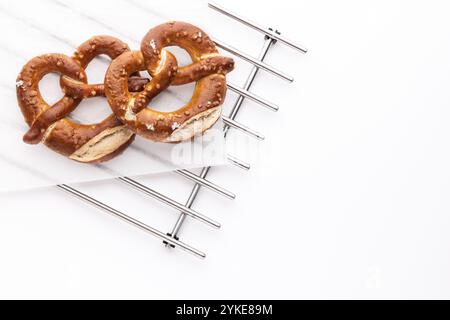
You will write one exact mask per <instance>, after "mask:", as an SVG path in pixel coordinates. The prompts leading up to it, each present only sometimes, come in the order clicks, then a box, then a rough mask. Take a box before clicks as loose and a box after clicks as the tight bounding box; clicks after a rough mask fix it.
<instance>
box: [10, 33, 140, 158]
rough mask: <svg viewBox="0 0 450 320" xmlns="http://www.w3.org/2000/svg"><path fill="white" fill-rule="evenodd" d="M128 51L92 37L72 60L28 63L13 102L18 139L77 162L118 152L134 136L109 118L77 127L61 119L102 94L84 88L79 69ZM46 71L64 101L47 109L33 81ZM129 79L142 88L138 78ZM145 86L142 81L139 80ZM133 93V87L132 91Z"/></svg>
mask: <svg viewBox="0 0 450 320" xmlns="http://www.w3.org/2000/svg"><path fill="white" fill-rule="evenodd" d="M126 51H129V48H128V46H127V45H126V44H125V43H123V42H122V41H120V40H118V39H116V38H113V37H109V36H96V37H93V38H91V39H90V40H88V41H86V42H85V43H83V44H82V45H81V46H80V47H79V48H78V49H77V50H76V51H75V54H74V56H73V57H72V58H70V57H68V56H66V55H63V54H56V53H53V54H46V55H42V56H38V57H35V58H33V59H31V60H30V61H29V62H28V63H27V64H26V65H25V66H24V67H23V69H22V71H21V72H20V74H19V76H18V78H17V82H16V85H17V99H18V101H19V106H20V108H21V110H22V113H23V115H24V117H25V121H26V122H27V124H28V125H29V126H30V129H29V131H28V132H27V133H26V134H25V136H24V141H25V142H27V143H32V144H35V143H39V142H43V143H44V144H45V145H47V146H48V147H49V148H51V149H52V150H54V151H56V152H59V153H61V154H63V155H65V156H67V157H69V158H70V159H73V160H76V161H80V162H101V161H105V160H108V159H111V158H112V157H114V156H116V155H118V154H119V153H121V152H122V151H123V150H124V149H125V148H126V147H127V146H128V145H129V144H130V143H131V142H132V141H133V139H134V134H133V132H132V131H131V130H129V129H128V128H127V127H126V126H124V125H123V124H122V123H121V122H120V121H119V120H117V118H116V117H115V116H114V115H110V116H109V117H107V118H106V119H104V120H103V121H101V122H100V123H96V124H89V125H83V124H78V123H76V122H74V121H72V120H70V119H69V118H67V116H68V115H69V114H70V112H72V111H73V110H74V109H75V108H76V107H77V106H78V104H79V103H80V102H81V100H82V99H83V98H87V97H91V96H96V95H102V94H104V88H103V86H102V85H89V84H87V77H86V73H85V71H84V69H85V67H86V66H87V64H88V63H89V62H90V61H91V60H92V59H93V58H94V57H95V56H97V55H100V54H106V55H108V56H109V57H110V58H111V59H114V58H116V57H117V56H119V55H120V54H122V53H124V52H126ZM50 72H57V73H60V74H61V81H60V82H61V86H62V87H63V90H64V91H65V92H66V94H65V95H64V97H63V98H62V99H61V100H59V101H58V102H56V103H55V104H54V105H53V106H49V105H48V104H47V103H46V102H45V101H44V99H43V98H42V96H41V94H40V92H39V87H38V84H39V81H40V80H41V79H42V77H43V76H45V75H46V74H48V73H50ZM135 80H136V81H137V82H133V81H130V86H132V87H133V86H135V87H139V86H140V89H142V85H143V84H144V83H143V81H144V80H143V79H141V78H140V79H135ZM145 83H146V81H145ZM135 89H139V88H135Z"/></svg>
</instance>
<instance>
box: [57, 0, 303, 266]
mask: <svg viewBox="0 0 450 320" xmlns="http://www.w3.org/2000/svg"><path fill="white" fill-rule="evenodd" d="M208 6H209V8H211V9H214V10H216V11H218V12H219V13H221V14H224V15H225V16H227V17H230V18H232V19H234V20H236V21H238V22H240V23H242V24H244V25H246V26H248V27H251V28H253V29H254V30H256V31H259V32H260V33H262V34H263V35H264V44H263V46H262V49H261V52H260V54H259V56H258V57H257V58H254V57H252V56H250V55H248V54H246V53H244V52H241V51H240V50H238V49H236V48H233V47H232V46H230V45H228V44H225V43H223V42H222V41H220V40H218V39H214V38H213V41H214V42H215V44H216V45H217V46H218V47H219V48H221V49H223V50H226V51H228V52H230V53H231V54H233V55H235V56H237V57H239V58H241V59H243V60H245V61H247V62H249V63H251V64H253V68H252V70H251V71H250V74H249V76H248V78H247V81H246V83H245V85H244V87H243V88H240V87H238V86H236V85H234V84H231V83H229V82H228V83H227V86H228V89H230V90H231V91H234V92H236V93H237V94H238V95H239V97H238V98H237V100H236V102H235V103H234V106H233V108H232V109H231V112H230V114H229V115H228V116H222V119H223V122H224V129H223V131H224V135H225V137H227V133H228V131H229V129H230V128H233V129H237V130H240V131H242V132H244V133H246V134H248V135H250V136H252V137H254V138H256V139H259V140H264V136H263V135H262V134H260V133H259V132H257V131H255V130H253V129H251V128H249V127H247V126H245V125H243V124H241V123H239V122H237V121H236V120H235V118H236V116H237V114H238V112H239V110H240V108H241V106H242V103H243V102H244V99H249V100H252V101H254V102H256V103H258V104H259V105H261V106H263V107H266V108H268V109H269V110H271V111H277V110H278V107H277V106H276V105H275V104H273V103H271V102H269V101H267V100H265V99H263V98H261V97H259V96H257V95H255V94H253V93H251V92H250V91H249V89H250V87H251V86H252V84H253V81H254V79H255V77H256V75H257V74H258V72H259V70H264V71H266V72H269V73H271V74H273V75H275V76H277V77H279V78H281V79H283V80H286V81H288V82H292V81H294V78H293V77H292V76H290V75H288V74H286V73H284V72H282V71H279V70H277V69H276V68H273V67H272V66H269V65H267V64H266V63H265V62H264V59H265V57H266V55H267V53H268V52H269V50H270V48H271V47H272V45H273V44H275V43H276V42H279V43H282V44H284V45H287V46H289V47H291V48H293V49H295V50H297V51H299V52H301V53H306V52H307V50H306V49H305V48H304V47H302V46H300V45H297V44H295V43H294V42H292V41H291V40H288V39H287V38H285V37H284V36H282V35H281V33H280V32H278V30H274V29H271V28H265V27H262V26H260V25H258V24H256V23H254V22H252V21H250V20H248V19H246V18H243V17H242V16H240V15H238V14H235V13H233V12H232V11H230V10H228V9H225V8H223V7H222V6H220V5H217V4H214V3H208ZM228 160H229V161H230V162H231V163H232V164H234V165H236V166H237V167H239V168H241V169H245V170H249V169H250V165H249V164H247V163H245V162H244V161H241V160H239V159H238V158H236V157H233V156H230V155H228ZM211 169H212V168H211V167H204V168H202V170H201V172H200V174H199V175H197V174H194V173H192V172H191V171H189V170H175V171H174V173H176V174H178V175H181V176H182V177H184V178H186V179H189V180H191V181H193V182H195V185H194V187H193V188H192V191H191V194H190V195H189V198H188V200H187V201H186V204H184V205H183V204H181V203H179V202H177V201H175V200H173V199H171V198H170V197H168V196H165V195H163V194H161V193H159V192H158V191H156V190H154V189H151V188H149V187H147V186H145V185H143V184H141V183H139V182H137V181H135V180H133V179H131V178H129V177H119V178H117V180H119V181H121V182H123V183H125V184H127V185H128V186H130V187H132V188H134V189H136V190H138V191H141V192H143V193H145V194H146V195H148V196H150V197H153V198H154V199H156V200H158V201H160V202H162V203H164V204H166V205H168V206H169V207H172V208H174V209H176V210H177V211H179V212H180V214H179V216H178V220H177V222H176V223H175V225H174V226H173V228H172V230H171V231H170V232H169V233H164V232H162V231H160V230H157V229H155V228H153V227H151V226H149V225H147V224H145V223H143V222H141V221H139V220H137V219H135V218H133V217H131V216H129V215H127V214H125V213H123V212H121V211H119V210H116V209H114V208H112V207H110V206H108V205H106V204H105V203H103V202H100V201H98V200H97V199H94V198H92V197H90V196H89V195H87V194H85V193H83V192H81V191H79V190H77V189H75V188H73V187H71V186H69V185H66V184H60V185H57V188H59V189H61V190H63V191H65V192H68V193H69V194H70V195H72V196H74V197H76V198H77V199H80V200H82V201H85V202H87V203H89V204H91V205H93V206H95V207H97V208H98V209H101V210H103V211H105V212H106V213H109V214H111V215H113V216H115V217H117V218H119V219H122V220H123V221H125V222H128V223H129V224H131V225H133V226H135V227H138V228H140V229H142V230H144V231H146V232H148V233H150V234H152V235H153V236H155V237H157V238H159V239H161V240H162V241H163V243H164V244H165V245H166V246H167V247H169V248H180V249H183V250H185V251H187V252H189V253H192V254H194V255H195V256H197V257H200V258H205V257H206V254H205V253H204V252H202V251H200V250H198V249H196V248H194V247H192V246H190V245H188V244H186V243H184V242H182V241H180V240H179V237H178V235H179V232H180V230H181V227H182V226H183V223H184V221H185V220H186V218H187V217H191V218H194V219H196V220H198V221H201V222H203V223H205V224H207V225H209V226H211V227H214V228H220V223H219V222H217V221H214V220H213V219H211V218H209V217H207V216H205V215H203V214H201V213H199V212H197V211H196V210H194V209H192V205H193V204H194V201H195V199H196V198H197V195H198V193H199V191H200V188H201V187H204V188H207V189H209V190H211V191H214V192H216V193H218V194H219V195H222V196H224V197H227V198H229V199H234V198H235V197H236V196H235V194H234V193H232V192H231V191H229V190H226V189H225V188H223V187H221V186H219V185H217V184H215V183H214V182H211V181H209V180H207V179H206V177H207V175H208V173H209V172H210V170H211Z"/></svg>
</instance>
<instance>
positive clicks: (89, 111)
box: [68, 97, 112, 125]
mask: <svg viewBox="0 0 450 320" xmlns="http://www.w3.org/2000/svg"><path fill="white" fill-rule="evenodd" d="M111 113H112V112H111V108H110V107H109V106H108V103H107V102H106V99H105V98H104V97H93V98H88V99H83V100H82V101H81V103H80V104H79V105H78V107H76V109H75V110H73V111H72V112H71V113H70V114H69V116H68V118H69V119H71V120H73V121H75V122H78V123H82V124H87V125H89V124H95V123H99V122H101V121H103V120H104V119H105V118H106V117H108V116H109V115H111Z"/></svg>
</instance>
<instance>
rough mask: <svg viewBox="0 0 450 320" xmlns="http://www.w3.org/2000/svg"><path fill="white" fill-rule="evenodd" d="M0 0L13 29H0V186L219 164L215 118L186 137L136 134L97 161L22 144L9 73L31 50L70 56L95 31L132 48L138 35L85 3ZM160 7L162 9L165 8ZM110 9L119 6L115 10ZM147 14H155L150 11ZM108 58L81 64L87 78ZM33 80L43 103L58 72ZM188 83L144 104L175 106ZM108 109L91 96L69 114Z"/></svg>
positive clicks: (95, 78)
mask: <svg viewBox="0 0 450 320" xmlns="http://www.w3.org/2000/svg"><path fill="white" fill-rule="evenodd" d="M7 2H8V1H0V28H2V30H8V29H11V28H14V32H6V33H5V34H4V35H3V37H2V38H1V39H0V59H3V61H7V62H8V63H5V64H3V65H2V73H1V75H0V103H1V104H2V105H3V106H4V108H3V109H2V110H3V113H2V117H1V118H0V144H1V145H2V149H1V150H0V176H1V177H2V179H0V192H4V191H15V190H22V189H30V188H36V187H44V186H50V185H56V184H59V183H79V182H85V181H93V180H104V179H111V178H112V177H118V176H136V175H144V174H152V173H160V172H170V171H172V170H175V169H180V168H198V167H202V166H205V165H223V164H225V163H226V162H227V160H226V157H225V156H226V155H225V149H224V146H225V140H224V138H223V134H222V127H223V125H222V123H221V122H220V121H218V122H217V123H216V124H215V125H214V126H213V127H212V128H211V129H210V130H208V131H207V132H206V133H205V135H204V136H202V137H201V138H197V139H195V140H194V141H185V142H182V143H177V144H172V143H154V142H152V141H149V140H146V139H143V138H141V137H139V136H138V137H136V139H135V140H134V142H133V143H132V144H131V145H130V146H129V147H128V148H127V149H126V150H125V151H124V152H123V154H122V155H121V156H118V157H115V158H114V159H112V160H110V161H107V162H104V163H102V164H99V165H86V164H82V163H77V162H74V161H72V160H69V159H68V158H66V157H63V156H61V155H59V154H57V153H55V152H54V151H52V150H50V149H49V148H47V147H46V146H44V145H43V144H38V145H29V144H25V143H23V141H22V137H23V135H24V134H25V132H27V130H28V126H27V125H26V123H25V121H24V119H23V116H22V114H21V112H20V109H19V107H18V105H17V98H16V78H17V76H18V74H19V72H20V70H21V69H22V67H23V65H24V64H25V63H26V62H27V61H29V60H30V59H32V58H33V57H35V56H37V55H43V54H45V53H52V52H59V53H63V54H66V55H68V56H72V55H73V52H74V51H75V49H76V48H77V47H78V46H79V45H81V43H83V42H85V41H87V40H88V39H90V38H91V37H92V36H94V35H98V34H104V33H108V34H111V35H113V36H116V37H118V38H120V39H121V40H122V41H124V42H126V43H128V45H129V46H130V48H131V49H132V50H138V49H139V41H138V40H136V38H135V36H137V35H136V34H135V33H129V36H128V37H127V36H125V35H122V34H121V30H120V28H119V25H118V24H117V23H109V22H102V17H99V16H98V13H96V12H94V13H91V10H92V9H95V7H94V6H92V5H89V7H88V8H82V7H81V8H80V6H79V5H78V4H77V3H70V2H64V1H59V0H55V1H53V0H47V1H43V2H36V1H25V3H26V4H27V5H26V6H24V5H23V4H24V2H22V1H21V2H18V3H17V4H16V5H7V4H6V3H7ZM103 5H105V4H104V3H103ZM168 10H169V9H168V8H165V11H168ZM102 11H103V10H98V11H97V12H102ZM128 12H129V13H130V14H134V13H136V12H139V11H138V9H136V8H134V9H132V8H131V7H128ZM117 13H121V11H117V10H116V14H117ZM91 14H92V16H91ZM178 14H179V15H181V16H190V14H189V12H188V11H186V10H181V11H180V12H179V13H178ZM147 16H153V17H155V18H154V19H161V18H159V16H158V15H156V14H155V13H151V14H150V13H149V14H147ZM110 25H111V26H112V27H110ZM143 25H144V26H134V27H135V28H136V30H137V29H138V28H139V30H142V31H141V33H142V34H145V32H146V31H147V29H148V23H147V22H143ZM115 28H117V31H115V30H116V29H115ZM94 32H95V33H94ZM139 37H142V36H141V35H139ZM172 51H173V50H172ZM173 52H174V53H175V54H176V55H177V57H178V58H179V59H178V60H179V63H180V65H185V64H187V63H189V62H190V60H189V59H188V55H187V54H185V53H183V51H182V50H175V51H173ZM104 58H105V57H104ZM109 64H110V62H109V59H103V60H101V59H98V58H96V59H94V60H93V61H92V62H91V63H90V64H89V65H88V66H87V68H86V71H87V72H88V79H89V83H92V84H93V83H102V82H103V79H104V75H105V72H106V70H107V68H108V66H109ZM145 74H146V72H141V75H143V76H145ZM39 87H40V91H41V93H42V96H43V97H44V99H45V100H46V101H47V103H49V104H50V105H51V104H53V103H55V102H56V101H58V100H59V99H61V98H62V96H63V93H62V90H61V88H60V85H59V75H56V74H49V75H46V76H45V77H44V78H43V79H42V81H41V82H40V83H39ZM193 89H194V83H191V84H188V85H184V86H179V87H174V88H170V90H168V92H165V93H163V94H160V95H158V96H157V97H156V98H155V99H154V100H153V101H152V103H151V105H152V107H153V108H156V109H160V110H164V111H171V110H175V109H178V108H180V107H182V106H183V105H185V104H186V103H187V102H188V101H189V99H190V98H191V96H192V92H193ZM110 114H111V109H110V108H109V107H108V104H107V102H106V98H105V97H96V98H91V99H84V100H83V101H82V102H81V103H80V105H79V106H78V107H77V108H76V109H75V111H74V112H73V113H71V114H70V116H71V117H72V118H73V119H75V120H77V121H80V122H81V123H84V124H89V123H98V122H100V121H102V120H103V119H105V118H106V117H108V116H109V115H110Z"/></svg>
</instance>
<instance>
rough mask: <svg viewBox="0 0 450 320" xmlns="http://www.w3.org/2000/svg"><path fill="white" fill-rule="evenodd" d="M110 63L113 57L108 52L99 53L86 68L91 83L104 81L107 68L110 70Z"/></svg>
mask: <svg viewBox="0 0 450 320" xmlns="http://www.w3.org/2000/svg"><path fill="white" fill-rule="evenodd" d="M110 64H111V58H110V57H109V56H107V55H106V54H101V55H98V56H96V57H95V58H94V59H92V61H91V62H89V64H88V65H87V66H86V68H85V71H86V75H87V78H88V79H89V83H92V84H93V83H103V81H104V80H105V74H106V70H108V67H109V65H110Z"/></svg>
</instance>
